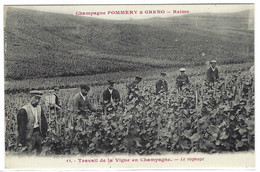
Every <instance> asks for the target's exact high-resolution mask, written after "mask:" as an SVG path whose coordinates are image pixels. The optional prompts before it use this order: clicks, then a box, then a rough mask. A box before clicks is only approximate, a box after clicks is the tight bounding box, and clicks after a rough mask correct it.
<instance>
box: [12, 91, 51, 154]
mask: <svg viewBox="0 0 260 172" xmlns="http://www.w3.org/2000/svg"><path fill="white" fill-rule="evenodd" d="M30 95H31V97H30V101H29V103H27V104H26V105H24V106H23V107H22V108H21V109H20V110H19V111H18V114H17V125H18V134H19V136H18V140H19V146H22V147H27V150H28V152H29V153H32V151H33V150H35V149H36V153H37V154H40V153H41V151H42V141H43V139H44V138H45V137H46V133H47V128H48V125H47V121H46V117H45V115H44V112H43V109H42V107H41V106H40V104H39V103H40V100H41V97H42V95H43V92H41V91H37V90H34V91H31V92H30Z"/></svg>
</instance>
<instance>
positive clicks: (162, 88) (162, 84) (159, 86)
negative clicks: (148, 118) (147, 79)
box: [155, 72, 168, 94]
mask: <svg viewBox="0 0 260 172" xmlns="http://www.w3.org/2000/svg"><path fill="white" fill-rule="evenodd" d="M165 77H166V73H164V72H162V73H161V79H160V80H159V81H157V82H156V85H155V89H156V94H159V93H164V92H168V83H167V82H166V81H165Z"/></svg>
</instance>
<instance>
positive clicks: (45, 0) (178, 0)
mask: <svg viewBox="0 0 260 172" xmlns="http://www.w3.org/2000/svg"><path fill="white" fill-rule="evenodd" d="M0 3H1V9H0V17H1V24H0V27H1V30H0V35H1V39H0V47H1V48H0V49H1V52H0V62H1V66H2V67H1V68H0V82H1V87H0V95H1V99H0V107H1V111H0V112H2V113H1V115H0V121H1V122H0V133H1V135H0V171H1V170H5V169H4V165H5V162H4V159H5V156H4V116H5V114H4V68H3V67H4V58H3V57H4V50H3V48H4V46H3V41H4V40H3V34H4V32H3V7H4V5H43V4H45V5H46V4H49V5H51V4H53V5H55V4H56V5H59V4H64V5H65V4H71V5H72V4H198V3H199V4H204V3H206V4H214V3H223V4H228V3H254V4H255V65H256V67H255V72H256V73H255V78H256V88H258V86H260V85H259V78H258V77H257V76H258V74H260V69H258V66H259V65H260V64H259V63H260V60H259V59H258V56H259V48H260V47H259V33H258V31H259V19H258V16H260V14H259V13H260V11H259V8H258V3H259V2H258V1H257V0H196V1H195V0H133V1H130V0H127V1H122V0H110V1H109V2H108V1H107V0H96V1H90V0H74V1H72V0H62V1H58V0H38V1H32V0H23V1H21V0H2V1H1V2H0ZM255 95H256V104H255V108H256V111H255V118H256V125H255V126H256V133H257V134H256V135H255V136H256V144H255V145H256V147H255V150H256V170H259V169H260V168H259V167H260V165H259V158H258V157H259V148H258V144H259V137H258V136H259V132H260V131H259V113H258V112H259V108H258V106H257V105H258V104H259V99H258V98H259V97H260V95H259V90H258V89H256V92H255ZM257 162H258V163H257ZM226 170H227V169H226ZM226 170H225V171H226ZM8 171H10V170H8ZM91 171H93V170H91ZM101 171H103V170H101ZM124 171H129V170H124ZM156 171H157V170H156ZM158 171H159V170H158ZM184 171H191V170H184ZM196 171H197V170H196ZM203 171H211V170H203ZM214 171H223V169H222V170H214ZM228 171H237V170H234V169H233V170H230V169H229V170H228ZM239 171H241V170H239Z"/></svg>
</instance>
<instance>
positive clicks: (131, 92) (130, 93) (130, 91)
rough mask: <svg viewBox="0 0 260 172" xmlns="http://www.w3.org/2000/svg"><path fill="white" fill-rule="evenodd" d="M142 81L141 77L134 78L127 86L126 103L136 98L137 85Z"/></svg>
mask: <svg viewBox="0 0 260 172" xmlns="http://www.w3.org/2000/svg"><path fill="white" fill-rule="evenodd" d="M141 81H142V77H140V76H136V77H135V80H134V81H133V82H131V83H130V84H129V85H127V86H126V87H127V101H131V100H132V99H133V98H134V97H136V96H137V94H136V92H137V91H139V88H138V87H139V83H140V82H141Z"/></svg>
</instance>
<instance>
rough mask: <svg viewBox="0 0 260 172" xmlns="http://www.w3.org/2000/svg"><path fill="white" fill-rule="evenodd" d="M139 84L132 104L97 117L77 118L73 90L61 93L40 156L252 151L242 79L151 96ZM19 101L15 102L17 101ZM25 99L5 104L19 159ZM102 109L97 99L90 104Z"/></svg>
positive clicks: (247, 87)
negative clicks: (21, 111) (71, 102)
mask: <svg viewBox="0 0 260 172" xmlns="http://www.w3.org/2000/svg"><path fill="white" fill-rule="evenodd" d="M153 87H154V85H152V84H144V85H142V87H141V88H140V89H139V91H136V94H135V96H134V98H133V99H132V100H131V101H130V102H126V101H125V99H124V97H125V95H123V96H122V97H123V99H122V102H120V103H119V104H118V105H117V106H116V108H111V107H107V108H105V109H104V110H103V112H102V113H94V112H88V113H86V114H85V115H76V114H73V113H72V112H70V111H69V107H68V104H69V100H70V98H71V97H72V95H73V94H75V92H76V90H72V89H68V90H66V91H64V92H60V99H61V101H62V108H61V110H60V111H59V112H57V113H55V115H50V112H49V109H48V106H45V104H43V107H44V111H45V115H46V117H47V121H48V125H49V128H48V133H47V137H46V139H45V141H44V147H43V151H42V152H41V155H54V154H55V155H63V154H72V155H76V154H107V153H108V154H111V153H132V154H134V153H137V154H161V153H164V152H187V153H192V152H206V153H219V152H225V151H228V152H233V151H247V150H254V147H255V145H254V142H255V133H254V131H255V130H254V124H255V123H254V122H255V115H254V106H255V105H254V84H253V82H252V80H251V79H250V78H249V77H248V76H247V75H232V74H230V75H226V77H225V78H221V79H220V80H219V82H217V83H215V84H214V85H213V84H207V83H204V82H203V80H202V79H197V78H196V80H195V82H192V84H191V85H189V86H186V87H183V89H182V90H181V91H179V90H176V89H171V90H170V92H169V93H161V94H159V95H158V94H155V93H154V88H153ZM18 97H19V98H18ZM28 99H29V97H28V95H27V94H25V93H17V94H8V95H6V98H5V112H6V116H5V117H6V137H5V139H6V142H5V143H6V150H7V151H9V152H15V153H18V154H19V153H22V152H23V151H24V150H22V149H21V148H20V147H18V143H17V135H18V133H17V125H16V114H17V111H18V110H19V108H20V107H21V106H22V105H23V104H24V103H26V102H27V101H28ZM91 102H92V104H94V105H96V106H101V104H100V102H101V99H100V98H99V97H95V98H92V99H91Z"/></svg>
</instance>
